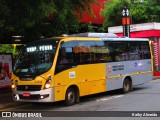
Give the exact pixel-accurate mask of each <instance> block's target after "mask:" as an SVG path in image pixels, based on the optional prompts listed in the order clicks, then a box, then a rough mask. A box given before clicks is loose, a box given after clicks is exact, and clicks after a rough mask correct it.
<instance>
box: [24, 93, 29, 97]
mask: <svg viewBox="0 0 160 120" xmlns="http://www.w3.org/2000/svg"><path fill="white" fill-rule="evenodd" d="M22 95H23V97H29V96H30V93H23V94H22Z"/></svg>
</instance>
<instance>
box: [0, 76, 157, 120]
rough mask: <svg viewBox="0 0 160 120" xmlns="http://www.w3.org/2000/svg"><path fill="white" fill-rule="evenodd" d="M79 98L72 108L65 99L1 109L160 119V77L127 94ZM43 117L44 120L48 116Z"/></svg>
mask: <svg viewBox="0 0 160 120" xmlns="http://www.w3.org/2000/svg"><path fill="white" fill-rule="evenodd" d="M80 100H81V102H80V103H78V104H76V105H73V106H69V107H66V106H65V105H64V104H63V102H57V103H46V104H45V103H44V104H31V103H23V104H21V105H16V106H12V107H8V108H4V109H1V111H12V112H13V111H14V112H19V113H21V112H25V111H27V112H31V111H32V112H36V113H37V112H39V113H41V114H42V116H43V117H44V115H45V116H48V118H47V119H52V120H53V119H58V120H64V119H65V120H66V119H67V120H72V119H78V120H80V119H84V118H85V120H86V119H87V120H97V119H100V120H101V119H102V120H106V117H107V120H108V119H117V118H118V120H119V119H122V120H127V119H129V120H132V119H136V120H139V119H145V120H153V119H157V120H158V119H160V79H158V80H153V81H151V82H149V83H147V84H143V85H139V86H137V87H135V88H134V89H133V91H132V92H130V93H128V94H121V93H120V92H118V91H112V92H105V93H101V94H97V95H91V96H87V97H82V98H81V99H80ZM79 111H80V112H79ZM49 116H52V117H49ZM100 116H101V117H100ZM149 116H152V117H149ZM157 116H158V117H157ZM128 117H129V118H128ZM16 119H17V118H16ZM18 119H20V118H18ZM23 119H24V118H23ZM42 119H45V117H44V118H42Z"/></svg>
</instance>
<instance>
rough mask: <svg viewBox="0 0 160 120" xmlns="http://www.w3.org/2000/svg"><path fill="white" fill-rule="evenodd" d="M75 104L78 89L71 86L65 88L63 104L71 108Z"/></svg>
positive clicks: (77, 98) (77, 97)
mask: <svg viewBox="0 0 160 120" xmlns="http://www.w3.org/2000/svg"><path fill="white" fill-rule="evenodd" d="M76 102H79V88H78V86H76V85H71V86H69V87H68V88H67V90H66V93H65V104H66V105H67V106H71V105H74V104H75V103H76Z"/></svg>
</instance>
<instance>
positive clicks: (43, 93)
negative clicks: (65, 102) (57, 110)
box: [12, 88, 54, 102]
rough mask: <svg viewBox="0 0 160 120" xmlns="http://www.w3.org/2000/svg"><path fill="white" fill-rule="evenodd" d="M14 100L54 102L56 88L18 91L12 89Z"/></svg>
mask: <svg viewBox="0 0 160 120" xmlns="http://www.w3.org/2000/svg"><path fill="white" fill-rule="evenodd" d="M12 95H13V100H14V101H23V102H54V89H53V88H49V89H44V90H40V91H17V90H15V89H12Z"/></svg>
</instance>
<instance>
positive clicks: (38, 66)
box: [13, 40, 58, 78]
mask: <svg viewBox="0 0 160 120" xmlns="http://www.w3.org/2000/svg"><path fill="white" fill-rule="evenodd" d="M57 43H58V41H51V40H50V41H47V40H46V41H38V42H35V43H32V44H28V45H27V46H26V47H25V48H24V49H23V50H22V52H21V54H20V56H19V58H18V59H17V61H16V63H15V66H14V69H13V72H14V74H16V75H18V76H19V77H22V78H26V77H36V76H38V75H40V74H42V73H44V72H47V71H48V70H49V69H50V68H51V66H52V63H53V60H54V56H55V52H56V46H57Z"/></svg>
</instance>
